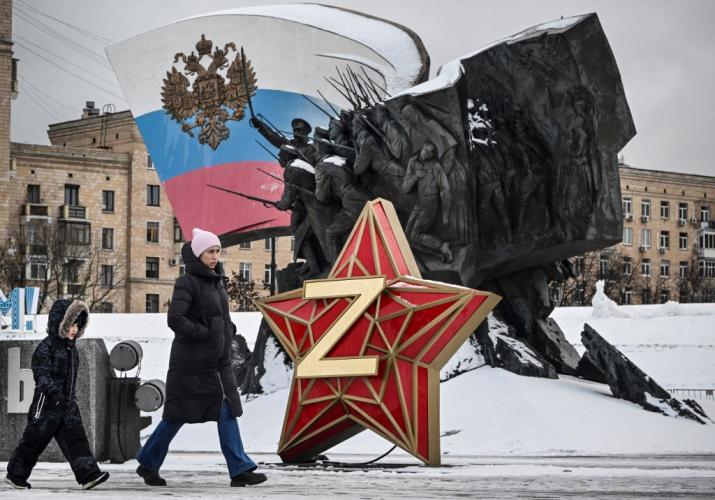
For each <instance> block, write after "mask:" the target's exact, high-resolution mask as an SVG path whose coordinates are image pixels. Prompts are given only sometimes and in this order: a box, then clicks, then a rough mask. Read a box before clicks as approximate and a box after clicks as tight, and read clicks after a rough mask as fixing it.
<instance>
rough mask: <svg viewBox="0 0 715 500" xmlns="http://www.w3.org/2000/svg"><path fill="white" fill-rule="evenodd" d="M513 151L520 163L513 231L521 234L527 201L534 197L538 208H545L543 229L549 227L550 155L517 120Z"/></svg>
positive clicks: (536, 138)
mask: <svg viewBox="0 0 715 500" xmlns="http://www.w3.org/2000/svg"><path fill="white" fill-rule="evenodd" d="M514 134H515V135H516V137H515V138H514V143H513V149H514V152H515V154H516V158H517V160H518V161H521V165H522V173H521V184H520V189H519V197H518V206H519V212H518V215H517V219H516V228H515V229H514V231H515V232H516V233H517V234H518V233H520V232H521V230H522V227H523V225H524V219H525V218H526V211H527V209H528V208H529V201H530V200H531V198H532V197H533V196H534V195H536V198H537V202H538V205H539V208H541V207H545V208H546V223H545V226H544V227H549V226H550V224H551V222H550V220H551V213H550V212H551V211H550V210H549V205H548V203H547V185H548V182H549V174H550V170H551V163H550V155H549V151H548V150H547V149H546V147H545V146H544V145H543V144H542V143H541V141H540V140H539V139H538V137H536V136H534V135H531V134H528V133H527V132H526V124H525V123H524V122H523V121H521V120H517V121H516V122H515V123H514Z"/></svg>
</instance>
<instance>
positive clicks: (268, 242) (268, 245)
mask: <svg viewBox="0 0 715 500" xmlns="http://www.w3.org/2000/svg"><path fill="white" fill-rule="evenodd" d="M272 241H273V238H266V241H265V243H264V244H265V248H266V250H272V249H273V245H272Z"/></svg>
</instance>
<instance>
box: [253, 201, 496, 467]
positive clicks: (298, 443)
mask: <svg viewBox="0 0 715 500" xmlns="http://www.w3.org/2000/svg"><path fill="white" fill-rule="evenodd" d="M499 300H500V297H498V296H497V295H494V294H491V293H486V292H479V291H477V290H472V289H469V288H464V287H459V286H453V285H449V284H444V283H437V282H433V281H426V280H423V279H421V276H420V272H419V270H418V269H417V264H416V263H415V260H414V257H413V256H412V253H411V251H410V248H409V245H408V244H407V239H406V238H405V234H404V232H403V231H402V227H401V226H400V222H399V220H398V219H397V214H396V213H395V209H394V207H393V206H392V204H391V203H390V202H389V201H386V200H383V199H377V200H374V201H371V202H369V203H368V204H367V205H366V206H365V209H364V210H363V212H362V214H361V215H360V218H359V219H358V221H357V223H356V224H355V227H354V228H353V231H352V233H351V234H350V237H349V238H348V240H347V243H346V244H345V246H344V248H343V250H342V252H341V254H340V257H338V259H337V262H336V264H335V265H334V266H333V268H332V270H331V272H330V275H329V276H328V278H327V279H325V280H313V281H306V282H305V284H304V287H303V288H302V289H298V290H294V291H291V292H287V293H282V294H279V295H275V296H273V297H268V298H265V299H261V300H258V301H256V303H257V305H258V308H259V310H260V311H261V313H262V314H263V317H264V318H265V319H266V321H267V322H268V324H269V325H270V326H271V328H272V329H273V331H274V332H275V334H276V336H277V337H278V339H279V340H280V342H281V344H283V347H284V348H285V350H286V351H287V352H288V355H289V356H290V357H291V359H292V360H293V361H294V363H295V372H294V375H293V382H292V384H291V389H290V396H289V399H288V407H287V409H286V415H285V420H284V422H283V429H282V431H281V438H280V444H279V448H278V454H279V455H280V456H281V458H282V459H283V461H284V462H301V461H305V460H308V459H310V458H312V457H315V456H316V455H318V454H319V453H321V452H323V451H325V450H327V449H329V448H331V447H332V446H335V445H336V444H338V443H340V442H342V441H345V440H346V439H348V438H350V437H352V436H354V435H355V434H357V433H359V432H361V431H363V430H364V429H370V430H372V431H374V432H376V433H377V434H379V435H380V436H382V437H384V438H385V439H387V440H388V441H391V442H392V443H394V444H396V445H398V446H399V447H401V448H402V449H404V450H405V451H407V452H409V453H411V454H412V455H414V456H415V457H417V458H418V459H420V460H422V461H423V462H425V463H426V464H428V465H439V464H440V443H439V371H440V369H441V368H442V367H443V366H444V365H445V364H446V363H447V361H448V360H449V358H451V357H452V355H453V354H454V353H455V352H456V351H457V349H459V347H460V346H461V345H462V344H463V343H464V342H465V341H466V340H467V338H468V337H469V335H470V334H471V333H472V332H473V331H474V329H475V328H476V327H477V326H478V325H479V323H481V322H482V321H483V320H484V318H485V317H486V316H487V314H489V312H490V311H491V310H492V309H493V308H494V306H496V304H497V303H498V302H499Z"/></svg>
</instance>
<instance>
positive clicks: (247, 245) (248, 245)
mask: <svg viewBox="0 0 715 500" xmlns="http://www.w3.org/2000/svg"><path fill="white" fill-rule="evenodd" d="M238 248H240V249H241V250H250V249H251V248H253V242H251V241H244V242H243V243H239V244H238Z"/></svg>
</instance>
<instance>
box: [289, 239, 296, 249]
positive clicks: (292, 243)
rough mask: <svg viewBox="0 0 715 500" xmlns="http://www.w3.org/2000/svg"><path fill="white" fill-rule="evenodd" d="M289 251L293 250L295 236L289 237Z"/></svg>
mask: <svg viewBox="0 0 715 500" xmlns="http://www.w3.org/2000/svg"><path fill="white" fill-rule="evenodd" d="M290 251H291V252H295V236H291V237H290Z"/></svg>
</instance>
